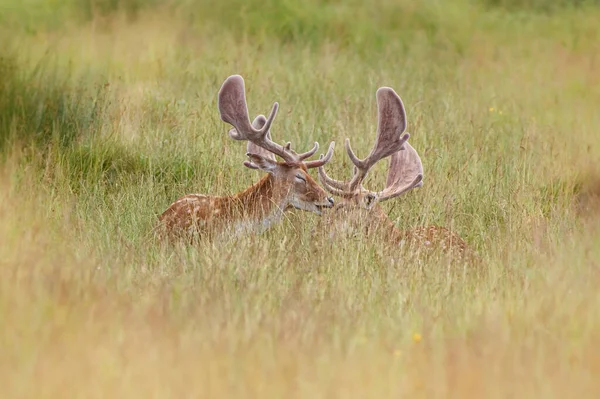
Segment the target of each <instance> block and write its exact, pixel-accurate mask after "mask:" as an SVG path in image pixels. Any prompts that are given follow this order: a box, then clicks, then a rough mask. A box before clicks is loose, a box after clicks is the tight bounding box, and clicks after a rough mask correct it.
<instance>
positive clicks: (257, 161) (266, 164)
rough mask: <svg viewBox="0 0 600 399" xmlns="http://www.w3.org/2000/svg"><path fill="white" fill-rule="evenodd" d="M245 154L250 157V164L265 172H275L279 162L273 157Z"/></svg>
mask: <svg viewBox="0 0 600 399" xmlns="http://www.w3.org/2000/svg"><path fill="white" fill-rule="evenodd" d="M246 156H247V157H248V158H249V159H250V162H251V163H252V165H254V166H256V167H257V168H258V169H260V170H262V171H263V172H267V173H275V170H277V168H278V167H279V164H278V163H277V161H275V160H274V159H270V158H267V157H264V156H262V155H259V154H252V153H247V154H246Z"/></svg>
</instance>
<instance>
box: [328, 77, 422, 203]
mask: <svg viewBox="0 0 600 399" xmlns="http://www.w3.org/2000/svg"><path fill="white" fill-rule="evenodd" d="M377 110H378V126H377V136H376V138H375V145H374V146H373V149H372V150H371V152H370V153H369V155H368V156H367V157H366V158H364V159H359V158H358V157H357V156H356V155H355V154H354V151H352V148H351V147H350V139H348V138H347V139H346V143H345V144H346V152H347V153H348V157H349V158H350V160H351V161H352V163H353V164H354V175H353V176H352V178H351V179H350V180H349V181H347V182H342V181H338V180H334V179H332V178H331V177H329V176H328V175H327V173H326V172H325V169H324V168H323V166H320V167H319V178H320V180H321V183H322V184H323V186H324V187H325V189H326V190H327V191H329V192H330V193H331V194H334V195H337V196H340V197H341V198H342V201H341V202H340V203H339V204H338V206H340V207H343V206H348V205H352V206H356V207H359V208H362V209H371V208H372V207H373V206H374V205H375V204H376V203H378V202H381V201H385V200H388V199H391V198H395V197H399V196H401V195H402V194H404V193H406V192H408V191H410V190H412V189H413V188H415V187H421V186H422V185H423V165H422V163H421V159H420V158H419V154H417V152H416V151H415V149H414V148H413V147H412V146H411V145H410V144H409V143H408V139H409V138H410V134H408V133H405V131H406V111H405V110H404V104H403V103H402V100H401V99H400V97H399V96H398V95H397V94H396V92H395V91H394V90H393V89H391V88H389V87H381V88H379V89H378V90H377ZM387 157H391V159H390V165H389V169H388V175H387V182H386V185H385V188H384V189H383V190H382V191H370V190H367V189H366V188H365V187H363V185H362V182H363V180H364V179H365V178H366V177H367V174H368V173H369V170H370V169H371V168H372V167H373V165H375V164H376V163H377V162H378V161H380V160H382V159H384V158H387Z"/></svg>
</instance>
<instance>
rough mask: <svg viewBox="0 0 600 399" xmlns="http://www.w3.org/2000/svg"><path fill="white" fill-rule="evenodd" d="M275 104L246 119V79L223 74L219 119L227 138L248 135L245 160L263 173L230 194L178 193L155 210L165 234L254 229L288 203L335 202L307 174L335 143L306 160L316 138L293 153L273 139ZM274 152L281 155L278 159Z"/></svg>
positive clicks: (313, 207) (312, 208)
mask: <svg viewBox="0 0 600 399" xmlns="http://www.w3.org/2000/svg"><path fill="white" fill-rule="evenodd" d="M277 109H278V104H277V103H275V104H274V106H273V110H272V111H271V114H270V115H269V118H268V119H267V118H265V117H264V116H263V115H259V116H258V117H256V118H255V120H254V122H252V123H250V120H249V117H248V108H247V105H246V97H245V87H244V80H243V79H242V77H241V76H239V75H233V76H230V77H229V78H227V79H226V80H225V82H224V83H223V86H222V87H221V90H220V91H219V112H220V114H221V119H222V120H223V121H225V122H227V123H229V124H231V125H232V126H233V129H231V130H230V131H229V135H230V137H231V138H233V139H234V140H245V141H248V145H247V154H246V155H247V156H248V158H249V159H248V160H247V161H245V162H244V165H245V166H247V167H248V168H250V169H259V170H262V171H263V172H267V175H266V176H264V177H263V178H262V179H261V180H260V181H259V182H258V183H256V184H254V185H252V186H251V187H248V188H247V189H246V190H244V191H241V192H239V193H237V194H234V195H232V196H221V197H216V196H208V195H203V194H188V195H185V196H183V197H181V198H179V199H178V200H176V201H175V202H173V203H172V204H171V205H170V206H169V208H167V210H166V211H164V212H163V213H162V215H160V216H159V220H160V222H161V225H162V226H163V228H164V231H165V232H166V235H168V236H182V235H188V234H192V235H193V234H198V235H200V236H204V235H206V234H207V233H212V232H222V231H229V232H231V233H233V234H240V233H257V232H261V231H263V230H265V229H266V228H268V227H269V226H271V225H272V224H273V223H275V222H277V221H279V220H280V219H281V218H282V217H283V213H284V212H285V211H286V210H288V209H290V208H297V209H302V210H305V211H309V212H313V213H316V214H321V210H322V209H323V208H331V207H332V206H333V203H334V201H333V198H331V197H329V196H328V194H327V193H326V192H325V191H324V190H323V188H322V187H321V186H319V184H318V183H317V182H316V181H315V180H314V179H313V178H312V177H311V176H310V175H309V174H308V169H309V168H316V167H319V166H323V165H324V164H325V163H327V162H328V161H329V160H330V159H331V156H332V154H333V146H334V143H333V142H332V143H331V144H330V146H329V150H328V152H327V155H326V156H325V157H323V156H321V158H320V159H319V160H313V161H305V159H307V158H309V157H310V156H312V155H313V154H314V153H315V152H316V151H317V150H318V148H319V145H318V143H315V145H314V147H313V148H312V149H311V150H309V151H308V152H305V153H302V154H297V153H296V152H295V151H293V150H292V149H291V144H290V143H287V144H286V145H285V146H281V145H279V144H277V143H275V142H273V141H272V140H271V135H270V131H269V129H270V127H271V123H272V122H273V120H274V118H275V115H276V114H277ZM274 155H278V156H279V157H281V158H283V161H276V159H275V156H274Z"/></svg>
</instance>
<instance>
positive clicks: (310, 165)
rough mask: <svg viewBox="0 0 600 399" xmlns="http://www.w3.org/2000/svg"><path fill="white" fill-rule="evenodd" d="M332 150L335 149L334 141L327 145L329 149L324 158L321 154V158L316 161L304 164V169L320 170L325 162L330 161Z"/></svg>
mask: <svg viewBox="0 0 600 399" xmlns="http://www.w3.org/2000/svg"><path fill="white" fill-rule="evenodd" d="M315 144H316V143H315ZM334 148H335V141H332V142H331V143H329V149H328V150H327V154H325V156H323V154H321V156H320V157H319V159H317V160H314V161H308V162H304V166H306V169H312V168H320V167H321V166H323V165H325V164H326V163H327V162H329V161H330V160H331V157H332V156H333V149H334ZM311 151H312V150H311ZM309 152H310V151H309Z"/></svg>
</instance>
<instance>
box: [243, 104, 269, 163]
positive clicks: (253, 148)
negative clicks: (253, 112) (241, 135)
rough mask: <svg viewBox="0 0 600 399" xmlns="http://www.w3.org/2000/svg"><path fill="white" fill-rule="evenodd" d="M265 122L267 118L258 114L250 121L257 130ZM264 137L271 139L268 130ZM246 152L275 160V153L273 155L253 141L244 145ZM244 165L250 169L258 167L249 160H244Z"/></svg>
mask: <svg viewBox="0 0 600 399" xmlns="http://www.w3.org/2000/svg"><path fill="white" fill-rule="evenodd" d="M266 123H267V118H265V116H264V115H258V116H257V117H256V118H254V121H252V127H253V128H254V129H257V130H259V129H262V128H263V126H264V125H265V124H266ZM266 138H267V139H268V140H271V131H270V130H268V131H267V134H266ZM246 153H249V154H256V155H260V156H262V157H263V158H268V159H272V160H273V161H275V155H273V153H272V152H271V151H268V150H266V149H264V148H262V147H260V146H258V145H256V144H254V142H252V141H248V144H247V145H246ZM244 166H246V167H247V168H250V169H258V167H257V166H256V165H254V164H253V163H252V162H250V161H244Z"/></svg>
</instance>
